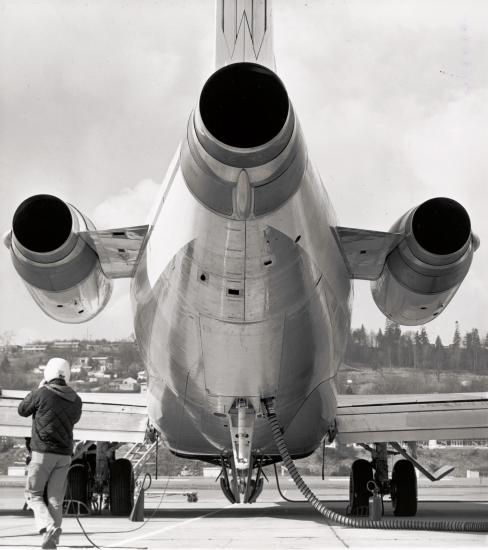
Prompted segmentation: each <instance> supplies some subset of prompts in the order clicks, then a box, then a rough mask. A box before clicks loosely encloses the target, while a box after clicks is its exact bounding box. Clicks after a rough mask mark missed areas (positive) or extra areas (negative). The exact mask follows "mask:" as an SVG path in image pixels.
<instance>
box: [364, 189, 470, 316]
mask: <svg viewBox="0 0 488 550" xmlns="http://www.w3.org/2000/svg"><path fill="white" fill-rule="evenodd" d="M391 231H392V232H395V233H402V234H404V236H405V237H404V239H403V240H402V241H401V242H400V243H399V244H398V246H397V247H396V248H395V249H393V251H392V252H391V253H390V254H389V256H388V257H387V260H386V263H385V267H384V269H383V272H382V273H381V275H380V277H379V279H377V280H376V281H373V282H372V283H371V291H372V294H373V298H374V300H375V302H376V305H377V306H378V307H379V308H380V310H381V311H382V312H383V313H384V314H385V315H386V316H387V317H388V318H390V319H392V320H393V321H396V322H397V323H400V324H401V325H421V324H424V323H428V322H429V321H432V319H435V318H436V317H437V316H438V315H439V314H440V313H441V312H442V311H443V310H444V308H445V307H446V306H447V304H448V303H449V302H450V300H451V299H452V297H453V296H454V294H455V293H456V291H457V289H458V288H459V286H460V284H461V282H462V281H463V279H464V277H465V276H466V274H467V273H468V271H469V267H470V265H471V261H472V259H473V253H474V251H475V250H476V249H477V248H478V246H479V239H478V237H477V236H476V235H474V234H473V233H472V232H471V221H470V219H469V216H468V213H467V212H466V210H465V209H464V208H463V206H461V205H460V204H459V203H457V202H456V201H454V200H452V199H447V198H443V197H438V198H434V199H430V200H428V201H426V202H424V203H423V204H421V205H420V206H418V207H417V208H414V209H413V210H410V211H409V212H407V213H406V214H405V215H404V216H402V217H401V218H400V219H399V220H398V221H397V222H396V224H395V225H394V226H393V227H392V228H391Z"/></svg>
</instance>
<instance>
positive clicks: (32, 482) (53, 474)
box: [26, 451, 71, 531]
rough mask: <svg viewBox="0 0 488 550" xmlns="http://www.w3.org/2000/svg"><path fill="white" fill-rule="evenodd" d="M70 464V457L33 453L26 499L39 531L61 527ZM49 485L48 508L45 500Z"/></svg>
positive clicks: (28, 474)
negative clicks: (45, 490) (45, 489)
mask: <svg viewBox="0 0 488 550" xmlns="http://www.w3.org/2000/svg"><path fill="white" fill-rule="evenodd" d="M70 464H71V457H70V456H67V455H56V454H52V453H38V452H37V451H33V452H32V460H31V461H30V464H29V469H28V473H27V486H26V496H27V503H28V504H29V507H30V508H31V510H32V511H33V512H34V517H35V520H36V527H37V530H38V531H40V530H41V529H46V530H49V529H51V528H52V527H61V520H62V517H63V499H64V493H65V492H66V485H67V482H68V470H69V467H70ZM46 485H47V499H48V505H47V506H46V504H45V502H44V498H43V497H44V488H45V487H46Z"/></svg>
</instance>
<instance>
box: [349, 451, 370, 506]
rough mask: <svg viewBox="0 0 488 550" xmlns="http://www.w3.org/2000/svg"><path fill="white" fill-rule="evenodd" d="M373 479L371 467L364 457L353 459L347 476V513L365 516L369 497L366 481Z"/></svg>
mask: <svg viewBox="0 0 488 550" xmlns="http://www.w3.org/2000/svg"><path fill="white" fill-rule="evenodd" d="M372 479H373V467H372V466H371V463H370V462H368V461H367V460H364V459H362V458H361V459H358V460H355V461H354V462H353V463H352V466H351V474H350V476H349V514H350V515H352V516H367V515H368V507H369V497H370V496H371V493H370V492H369V491H368V489H367V484H368V481H371V480H372Z"/></svg>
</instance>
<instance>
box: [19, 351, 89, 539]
mask: <svg viewBox="0 0 488 550" xmlns="http://www.w3.org/2000/svg"><path fill="white" fill-rule="evenodd" d="M69 378H70V366H69V363H68V362H67V361H66V360H65V359H60V358H53V359H50V360H49V361H48V363H47V365H46V369H45V370H44V380H43V382H42V383H41V385H40V386H39V388H38V389H37V390H34V391H32V392H30V393H29V394H28V395H26V397H25V398H24V399H23V401H22V402H21V403H20V404H19V414H20V415H21V416H30V415H32V417H33V419H32V439H31V443H30V445H31V449H32V459H31V461H30V463H29V469H28V476H27V487H26V493H27V497H28V502H29V506H30V508H31V509H32V511H33V512H34V517H35V520H36V525H37V529H38V530H39V533H41V534H44V538H43V541H42V548H56V546H57V544H59V536H60V534H61V520H62V514H63V499H64V493H65V491H66V485H67V480H68V470H69V467H70V464H71V455H72V453H73V426H74V425H75V424H76V423H77V422H78V420H79V419H80V416H81V399H80V397H79V396H78V394H77V393H76V392H75V391H74V390H73V389H72V388H70V387H69V386H68V382H69ZM46 486H47V500H48V504H47V506H46V504H45V502H44V498H43V496H44V490H45V488H46Z"/></svg>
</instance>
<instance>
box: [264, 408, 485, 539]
mask: <svg viewBox="0 0 488 550" xmlns="http://www.w3.org/2000/svg"><path fill="white" fill-rule="evenodd" d="M264 404H265V408H266V417H267V419H268V422H269V424H270V426H271V431H272V433H273V439H274V442H275V444H276V446H277V448H278V451H279V453H280V455H281V458H282V459H283V463H284V464H285V466H286V468H287V470H288V472H289V474H290V475H291V478H292V479H293V481H294V482H295V484H296V486H297V487H298V489H299V490H300V492H301V493H302V495H303V496H304V497H305V498H306V499H307V500H308V501H309V502H310V504H311V505H312V506H313V507H314V508H315V509H316V510H317V512H319V514H321V515H322V516H323V517H324V518H325V519H326V520H330V521H333V522H335V523H337V524H339V525H343V526H345V527H355V528H359V529H406V530H416V531H455V532H460V533H465V532H468V533H487V532H488V522H486V521H464V520H421V519H414V518H395V519H380V520H377V521H376V520H371V519H367V518H354V517H349V516H345V515H344V514H339V513H338V512H334V511H333V510H331V509H330V508H327V506H325V504H324V503H322V502H321V501H320V500H319V499H318V498H317V497H316V496H315V495H314V493H313V492H312V490H311V489H310V488H309V487H308V486H307V484H306V483H305V482H304V481H303V479H302V476H301V475H300V474H299V472H298V470H297V468H296V466H295V464H294V462H293V460H292V459H291V456H290V453H289V452H288V448H287V446H286V443H285V439H284V437H283V433H282V431H281V428H280V425H279V423H278V418H277V416H276V411H275V408H274V401H273V400H269V399H268V400H266V401H265V402H264ZM285 500H286V499H285Z"/></svg>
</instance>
